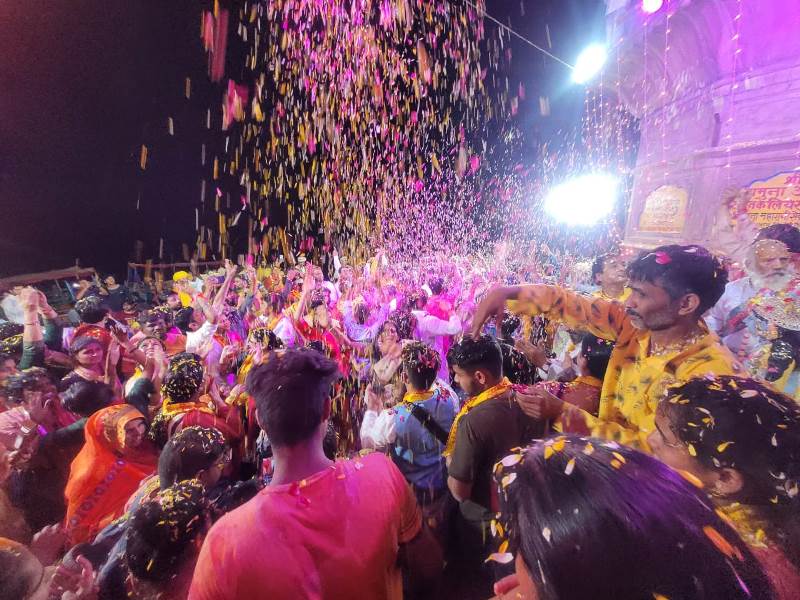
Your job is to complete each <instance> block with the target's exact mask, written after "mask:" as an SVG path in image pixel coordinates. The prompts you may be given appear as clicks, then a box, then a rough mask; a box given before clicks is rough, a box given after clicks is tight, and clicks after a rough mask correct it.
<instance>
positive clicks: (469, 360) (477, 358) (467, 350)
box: [447, 335, 503, 377]
mask: <svg viewBox="0 0 800 600" xmlns="http://www.w3.org/2000/svg"><path fill="white" fill-rule="evenodd" d="M447 362H448V364H449V365H450V366H451V367H458V368H460V369H464V370H465V371H477V370H478V369H482V370H484V371H488V372H489V373H490V374H491V375H492V376H493V377H502V376H503V352H502V350H501V349H500V344H498V343H497V340H495V339H494V338H493V337H491V336H488V335H481V336H479V337H477V338H472V337H465V338H464V339H462V340H461V341H460V342H459V343H458V344H455V345H454V346H453V347H452V348H450V351H449V352H448V353H447Z"/></svg>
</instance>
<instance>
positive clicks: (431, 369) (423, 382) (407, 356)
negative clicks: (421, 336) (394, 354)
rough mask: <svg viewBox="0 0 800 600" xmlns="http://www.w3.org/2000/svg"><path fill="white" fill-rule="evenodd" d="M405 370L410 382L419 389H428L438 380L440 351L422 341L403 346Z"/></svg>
mask: <svg viewBox="0 0 800 600" xmlns="http://www.w3.org/2000/svg"><path fill="white" fill-rule="evenodd" d="M402 360H403V370H404V371H405V373H406V375H407V376H408V380H409V382H411V385H413V386H414V387H415V388H416V389H418V390H427V389H429V388H430V387H431V386H432V385H433V382H434V381H436V374H437V373H438V372H439V366H440V365H441V359H440V358H439V353H438V352H436V350H434V349H433V348H431V347H430V346H428V345H427V344H423V343H422V342H411V343H410V344H406V345H405V346H403V353H402Z"/></svg>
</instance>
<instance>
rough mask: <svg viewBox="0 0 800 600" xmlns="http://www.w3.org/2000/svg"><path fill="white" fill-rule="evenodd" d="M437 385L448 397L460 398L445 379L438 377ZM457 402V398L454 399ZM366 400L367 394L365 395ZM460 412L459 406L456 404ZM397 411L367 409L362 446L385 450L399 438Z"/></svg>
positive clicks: (362, 425) (363, 424)
mask: <svg viewBox="0 0 800 600" xmlns="http://www.w3.org/2000/svg"><path fill="white" fill-rule="evenodd" d="M435 385H436V386H437V387H439V388H441V393H442V394H444V395H445V396H446V397H448V398H453V399H455V398H458V396H456V393H455V392H454V391H453V388H451V387H450V386H449V385H448V384H447V383H446V382H445V381H444V380H442V379H437V380H436V383H435ZM453 401H454V402H455V400H453ZM364 402H366V395H365V397H364ZM456 412H458V406H456ZM394 416H395V413H394V410H392V409H391V408H384V409H383V410H382V411H381V412H380V413H378V412H375V411H374V410H367V412H365V413H364V419H363V420H362V421H361V432H360V434H361V446H362V447H364V448H372V449H375V450H385V449H386V448H387V447H389V446H390V445H391V444H394V442H395V440H396V439H397V434H396V433H395V429H394V424H395V419H394Z"/></svg>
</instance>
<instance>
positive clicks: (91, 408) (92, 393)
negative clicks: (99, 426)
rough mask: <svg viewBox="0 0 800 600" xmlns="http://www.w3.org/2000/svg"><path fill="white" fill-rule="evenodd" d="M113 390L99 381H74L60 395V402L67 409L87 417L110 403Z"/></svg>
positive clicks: (112, 397)
mask: <svg viewBox="0 0 800 600" xmlns="http://www.w3.org/2000/svg"><path fill="white" fill-rule="evenodd" d="M113 399H114V390H113V388H112V387H111V386H110V385H107V384H105V383H100V382H99V381H76V382H75V383H73V384H72V385H71V386H69V387H68V388H67V389H66V391H65V392H64V394H63V395H62V396H61V403H62V404H63V405H64V408H66V409H67V410H68V411H70V412H72V413H75V414H76V415H79V416H81V417H89V416H91V415H93V414H94V413H96V412H97V411H98V410H100V409H101V408H105V407H107V406H109V405H110V404H111V401H112V400H113Z"/></svg>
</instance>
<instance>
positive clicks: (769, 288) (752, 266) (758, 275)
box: [706, 238, 797, 361]
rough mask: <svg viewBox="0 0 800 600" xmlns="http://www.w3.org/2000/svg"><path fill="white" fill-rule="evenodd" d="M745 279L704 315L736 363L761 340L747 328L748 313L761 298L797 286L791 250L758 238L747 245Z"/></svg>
mask: <svg viewBox="0 0 800 600" xmlns="http://www.w3.org/2000/svg"><path fill="white" fill-rule="evenodd" d="M744 266H745V269H746V270H747V274H748V275H747V277H742V278H741V279H738V280H736V281H732V282H730V283H729V284H728V285H727V286H726V287H725V293H724V294H723V295H722V298H720V300H719V302H717V304H716V306H714V308H712V309H711V311H710V312H709V313H708V315H707V316H706V323H707V324H708V327H709V329H711V330H712V331H714V332H715V333H717V334H718V335H719V336H720V337H721V338H722V341H723V343H724V344H725V345H726V346H727V347H728V348H729V349H730V351H731V352H733V353H734V355H735V356H737V357H738V358H739V359H740V360H742V361H745V360H746V359H747V357H749V356H751V355H752V354H753V352H755V351H756V350H757V349H758V347H759V346H760V345H761V344H762V341H761V340H760V339H759V337H758V336H757V335H754V334H753V333H752V330H751V329H752V328H750V327H748V321H749V320H750V317H751V313H752V310H753V308H754V306H756V305H758V304H759V302H758V299H759V298H760V297H762V296H772V295H776V294H778V295H780V294H781V293H784V292H786V291H788V290H789V289H791V288H794V287H797V281H795V279H796V277H797V272H796V270H795V267H794V264H793V262H792V251H791V250H790V248H789V247H788V245H787V244H786V243H785V242H784V241H782V240H780V239H769V238H762V239H758V240H756V241H755V242H754V243H753V245H752V246H750V248H749V250H748V253H747V257H746V259H745V261H744Z"/></svg>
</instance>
